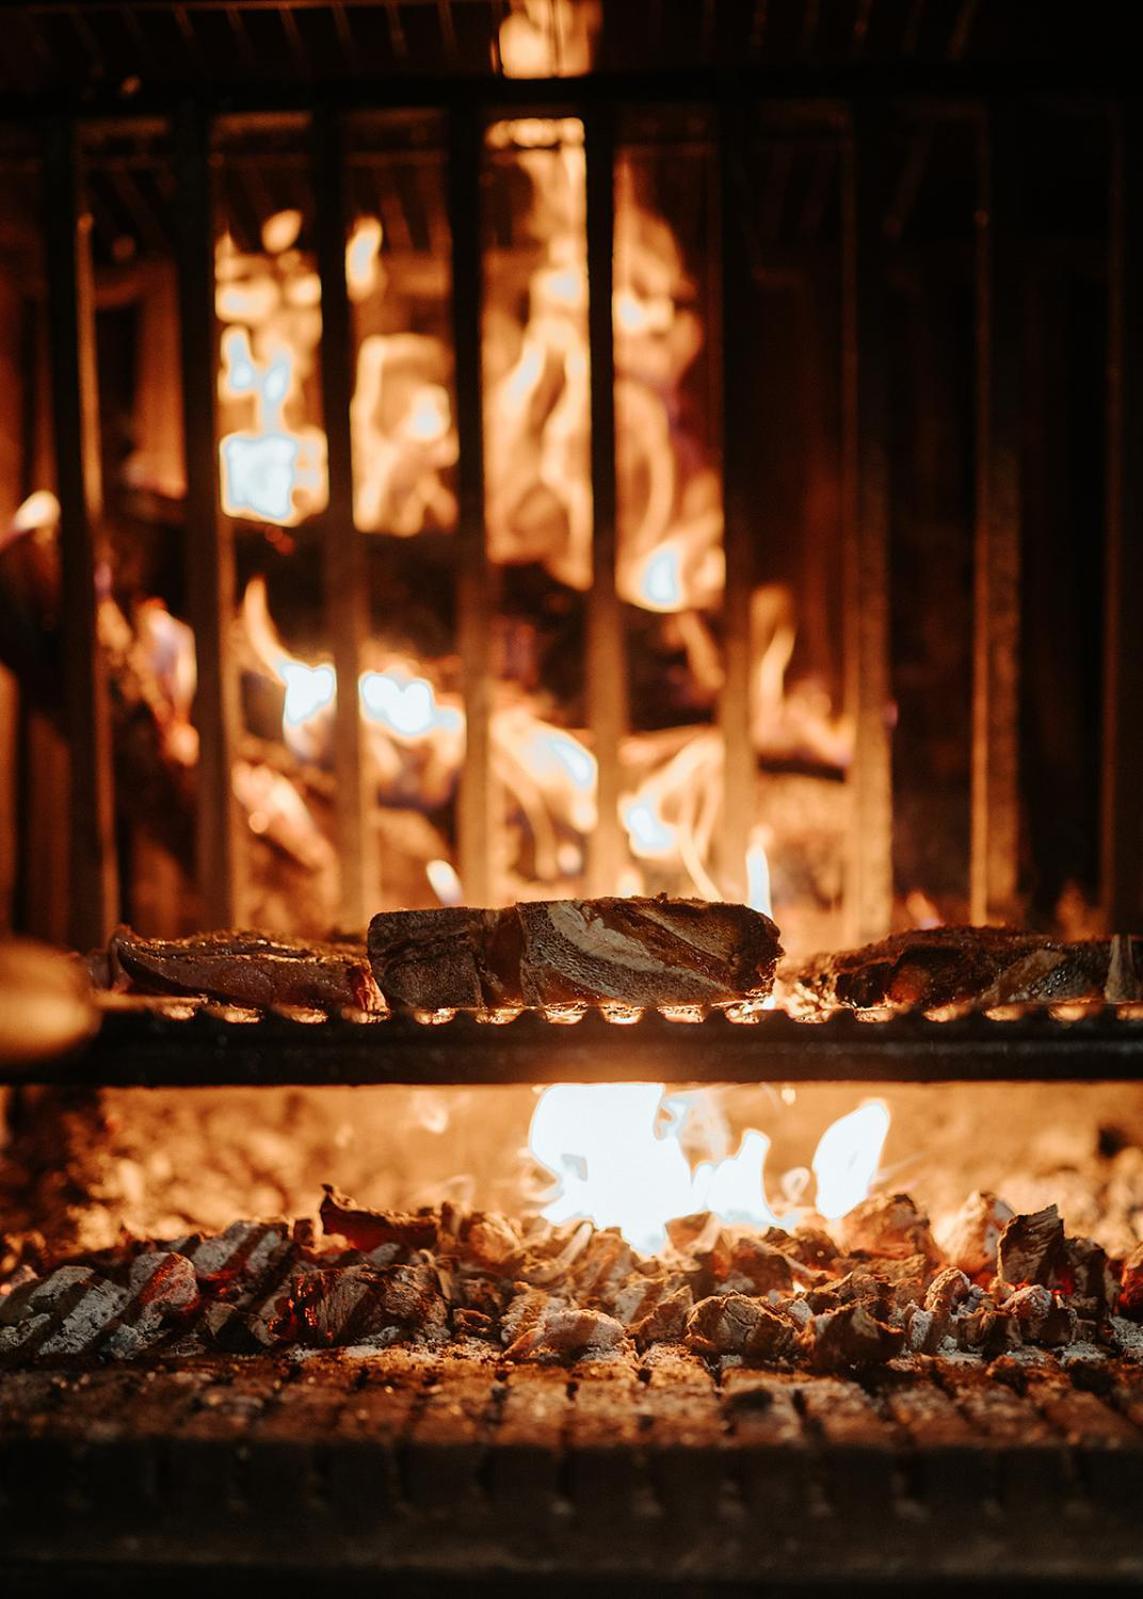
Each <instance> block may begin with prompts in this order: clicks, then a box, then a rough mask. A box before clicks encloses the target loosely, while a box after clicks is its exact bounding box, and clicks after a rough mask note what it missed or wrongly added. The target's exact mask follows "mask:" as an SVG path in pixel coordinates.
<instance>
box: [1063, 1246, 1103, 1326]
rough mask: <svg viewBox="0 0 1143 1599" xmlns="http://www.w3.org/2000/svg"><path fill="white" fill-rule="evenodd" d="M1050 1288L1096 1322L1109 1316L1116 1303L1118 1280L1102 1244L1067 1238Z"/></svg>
mask: <svg viewBox="0 0 1143 1599" xmlns="http://www.w3.org/2000/svg"><path fill="white" fill-rule="evenodd" d="M1051 1287H1052V1288H1054V1289H1056V1290H1058V1291H1059V1292H1061V1293H1064V1294H1066V1295H1067V1296H1068V1298H1069V1299H1070V1300H1072V1301H1073V1303H1074V1306H1075V1308H1076V1310H1077V1311H1079V1312H1080V1313H1081V1314H1085V1315H1091V1316H1094V1317H1095V1318H1096V1319H1098V1318H1099V1317H1101V1316H1103V1315H1104V1314H1106V1312H1107V1311H1109V1310H1110V1309H1111V1307H1112V1306H1113V1305H1114V1303H1115V1294H1116V1280H1115V1273H1114V1272H1113V1271H1112V1269H1111V1262H1110V1261H1109V1260H1108V1258H1107V1251H1106V1250H1105V1249H1104V1248H1103V1246H1102V1244H1097V1243H1096V1241H1095V1239H1094V1238H1065V1239H1064V1247H1063V1257H1062V1260H1061V1263H1060V1265H1059V1266H1058V1267H1057V1268H1056V1272H1055V1275H1054V1276H1053V1277H1052V1280H1051Z"/></svg>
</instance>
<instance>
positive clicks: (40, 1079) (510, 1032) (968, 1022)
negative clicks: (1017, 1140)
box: [0, 1000, 1143, 1088]
mask: <svg viewBox="0 0 1143 1599" xmlns="http://www.w3.org/2000/svg"><path fill="white" fill-rule="evenodd" d="M621 1022H622V1023H623V1025H621V1024H620V1023H621ZM497 1023H499V1025H497ZM1141 1060H1143V1011H1141V1009H1140V1007H1138V1006H1118V1007H1117V1006H1112V1005H1105V1006H1098V1007H1092V1008H1091V1009H1090V1010H1086V1011H1083V1012H1081V1013H1079V1014H1077V1012H1076V1008H1075V1007H1058V1008H1051V1007H1049V1008H1035V1009H1032V1008H1029V1009H1027V1010H1019V1009H1018V1008H1015V1007H1013V1008H1009V1009H1008V1010H1006V1011H1002V1012H1000V1011H998V1012H970V1013H968V1014H964V1015H959V1016H955V1017H951V1018H949V1019H948V1020H937V1019H935V1018H934V1017H932V1016H927V1015H925V1014H923V1013H913V1012H910V1013H903V1014H900V1015H894V1016H892V1017H888V1018H885V1019H882V1020H866V1019H864V1018H862V1017H859V1016H857V1015H855V1014H853V1013H851V1012H842V1011H838V1012H835V1013H834V1014H832V1015H830V1016H829V1017H827V1018H826V1019H825V1020H823V1021H814V1022H809V1021H799V1020H795V1019H794V1018H793V1017H791V1016H788V1015H786V1014H785V1013H784V1012H781V1011H766V1010H755V1011H746V1012H740V1013H735V1012H722V1011H711V1012H708V1013H705V1014H703V1013H701V1012H699V1011H691V1012H688V1013H687V1015H686V1018H685V1019H682V1018H681V1017H678V1016H671V1015H669V1014H663V1013H660V1012H657V1011H648V1012H646V1013H644V1014H642V1015H640V1014H639V1013H629V1012H625V1013H624V1014H623V1016H622V1017H621V1018H620V1017H609V1016H608V1015H607V1014H605V1013H604V1012H600V1011H588V1012H586V1013H585V1014H582V1015H579V1016H578V1017H576V1018H574V1019H573V1018H568V1017H565V1018H561V1019H560V1020H559V1021H557V1020H553V1019H551V1018H549V1017H547V1016H545V1015H543V1014H541V1013H539V1012H522V1013H520V1014H518V1015H516V1016H515V1017H512V1018H510V1019H504V1018H499V1017H491V1018H482V1017H479V1016H476V1015H471V1014H467V1013H460V1012H458V1013H455V1014H454V1013H436V1014H434V1015H432V1016H427V1017H421V1018H418V1017H414V1016H409V1015H403V1014H393V1015H390V1016H387V1017H384V1018H377V1017H366V1016H364V1015H359V1016H354V1015H341V1016H325V1015H323V1014H321V1013H319V1012H309V1011H307V1012H301V1013H288V1014H287V1013H279V1012H273V1013H263V1012H258V1011H245V1010H239V1009H236V1008H235V1007H227V1006H219V1005H213V1004H209V1003H206V1002H199V1001H194V1000H177V1001H161V1000H160V1001H140V1002H137V1003H128V1004H126V1005H123V1004H118V1005H116V1007H115V1008H111V1009H108V1010H107V1011H106V1012H105V1013H104V1015H103V1017H102V1023H101V1026H100V1029H99V1032H98V1034H97V1035H96V1037H95V1038H94V1039H93V1041H92V1042H91V1044H90V1045H89V1046H88V1047H87V1049H86V1050H85V1051H84V1052H83V1053H81V1054H77V1055H74V1056H71V1057H69V1058H67V1059H63V1060H55V1061H50V1062H44V1063H40V1064H38V1065H36V1066H34V1067H31V1068H27V1067H22V1068H19V1069H17V1068H12V1067H9V1068H3V1067H0V1083H2V1082H5V1081H8V1082H21V1083H77V1084H84V1085H87V1086H89V1087H94V1086H107V1087H134V1086H140V1087H154V1088H159V1087H162V1088H182V1087H208V1086H212V1085H223V1084H229V1085H247V1086H254V1085H258V1084H284V1085H315V1086H316V1085H321V1084H336V1083H341V1084H365V1083H408V1084H440V1083H509V1082H530V1083H559V1082H613V1081H616V1080H629V1081H633V1082H688V1083H694V1082H704V1083H712V1082H725V1083H734V1082H747V1083H754V1082H844V1081H859V1082H860V1081H866V1082H868V1081H874V1080H876V1081H881V1082H943V1081H964V1082H990V1081H1039V1082H1071V1081H1081V1080H1087V1081H1092V1082H1097V1081H1127V1080H1135V1079H1138V1077H1139V1076H1140V1074H1141V1073H1140V1062H1141Z"/></svg>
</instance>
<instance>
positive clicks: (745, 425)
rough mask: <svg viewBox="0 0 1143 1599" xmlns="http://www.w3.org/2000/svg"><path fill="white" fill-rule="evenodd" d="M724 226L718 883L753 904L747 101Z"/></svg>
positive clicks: (727, 146)
mask: <svg viewBox="0 0 1143 1599" xmlns="http://www.w3.org/2000/svg"><path fill="white" fill-rule="evenodd" d="M717 128H718V155H719V171H720V185H719V219H720V229H719V231H720V235H721V256H722V260H721V267H722V396H723V398H722V430H723V435H722V507H723V551H724V554H725V558H726V581H725V588H724V590H723V598H722V626H723V644H722V662H723V682H722V692H721V695H720V696H719V703H718V721H719V729H720V731H721V733H722V749H723V798H722V826H721V830H720V837H719V851H718V866H719V872H718V881H719V886H720V887H721V889H722V892H723V893H724V894H725V895H726V897H727V898H728V899H732V900H741V899H743V898H745V895H746V851H747V847H748V845H749V842H750V829H751V827H752V825H753V822H754V812H755V804H756V788H757V781H758V763H757V761H756V759H755V755H754V743H753V740H752V738H751V728H750V645H751V639H750V596H751V593H752V590H753V583H754V548H753V539H754V528H753V525H752V521H751V515H750V494H749V481H750V479H749V473H750V443H751V432H752V429H753V426H754V423H755V417H754V407H753V405H752V403H751V383H752V378H753V374H752V373H751V371H750V342H749V339H748V337H747V332H746V329H747V326H748V324H749V319H750V313H751V307H752V287H753V286H752V282H751V272H750V253H749V251H748V249H747V247H746V236H745V235H746V230H745V228H744V226H743V217H742V213H743V206H744V204H745V202H746V200H747V198H748V197H749V188H748V184H747V179H746V172H745V170H744V162H745V161H746V154H745V151H746V136H747V129H748V120H747V115H746V106H745V104H744V102H742V101H741V100H734V101H724V102H723V104H722V106H721V107H720V110H719V117H718V124H717Z"/></svg>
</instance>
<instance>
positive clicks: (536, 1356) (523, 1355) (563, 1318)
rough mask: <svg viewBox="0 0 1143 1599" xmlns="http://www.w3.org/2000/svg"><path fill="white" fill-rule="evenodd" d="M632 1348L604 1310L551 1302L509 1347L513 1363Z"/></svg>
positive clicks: (569, 1358)
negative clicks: (514, 1361)
mask: <svg viewBox="0 0 1143 1599" xmlns="http://www.w3.org/2000/svg"><path fill="white" fill-rule="evenodd" d="M628 1348H630V1345H629V1343H628V1340H627V1333H626V1331H625V1330H624V1328H623V1326H622V1324H621V1323H620V1322H617V1321H616V1320H615V1319H614V1317H612V1316H607V1315H604V1313H603V1312H602V1311H601V1310H581V1309H579V1308H578V1307H576V1306H572V1305H561V1304H554V1303H550V1302H549V1303H548V1304H547V1305H546V1306H545V1307H544V1308H543V1309H542V1310H541V1311H540V1313H539V1314H538V1315H537V1316H536V1317H535V1318H534V1319H532V1320H531V1321H530V1324H529V1325H528V1326H526V1327H525V1328H524V1330H523V1331H522V1332H521V1333H520V1335H519V1337H517V1338H516V1339H514V1340H513V1342H512V1343H510V1344H509V1346H508V1348H507V1350H506V1354H507V1357H508V1359H509V1360H578V1359H580V1358H581V1357H583V1356H589V1355H606V1354H611V1353H614V1352H615V1351H617V1350H621V1349H628Z"/></svg>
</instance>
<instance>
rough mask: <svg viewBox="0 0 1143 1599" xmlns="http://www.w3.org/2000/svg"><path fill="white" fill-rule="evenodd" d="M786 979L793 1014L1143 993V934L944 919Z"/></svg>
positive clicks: (792, 970) (785, 995)
mask: <svg viewBox="0 0 1143 1599" xmlns="http://www.w3.org/2000/svg"><path fill="white" fill-rule="evenodd" d="M778 985H779V993H780V995H781V997H782V999H783V1001H784V1003H785V1005H786V1007H787V1009H789V1010H791V1011H793V1012H795V1013H812V1012H817V1011H824V1010H833V1009H836V1008H838V1007H841V1008H843V1009H850V1010H875V1009H879V1008H881V1007H884V1006H888V1007H890V1008H892V1009H899V1010H901V1009H911V1008H914V1007H915V1008H918V1009H923V1010H938V1009H941V1008H942V1007H944V1006H949V1005H964V1004H971V1005H978V1006H992V1005H1007V1004H1035V1003H1043V1004H1047V1003H1050V1002H1053V1001H1063V1000H1110V1001H1112V1002H1114V1003H1120V1002H1123V1001H1127V1000H1138V999H1141V998H1143V938H1141V937H1133V936H1131V935H1127V934H1124V935H1120V936H1117V937H1115V938H1111V939H1106V938H1093V939H1085V940H1083V941H1081V942H1077V943H1065V942H1063V941H1061V940H1058V939H1053V938H1048V937H1045V936H1044V935H1042V934H1039V933H1024V932H1017V931H1015V930H1013V929H1011V928H1006V927H937V928H932V929H928V930H918V931H915V932H909V933H897V934H894V936H893V937H892V938H886V939H884V940H882V942H881V943H879V944H867V945H866V946H865V948H864V949H857V950H848V951H844V952H842V953H840V954H836V955H819V956H817V957H815V958H814V959H813V960H811V961H808V962H805V963H795V962H792V961H791V962H786V963H784V965H783V967H782V969H781V970H780V972H779V974H778Z"/></svg>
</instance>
